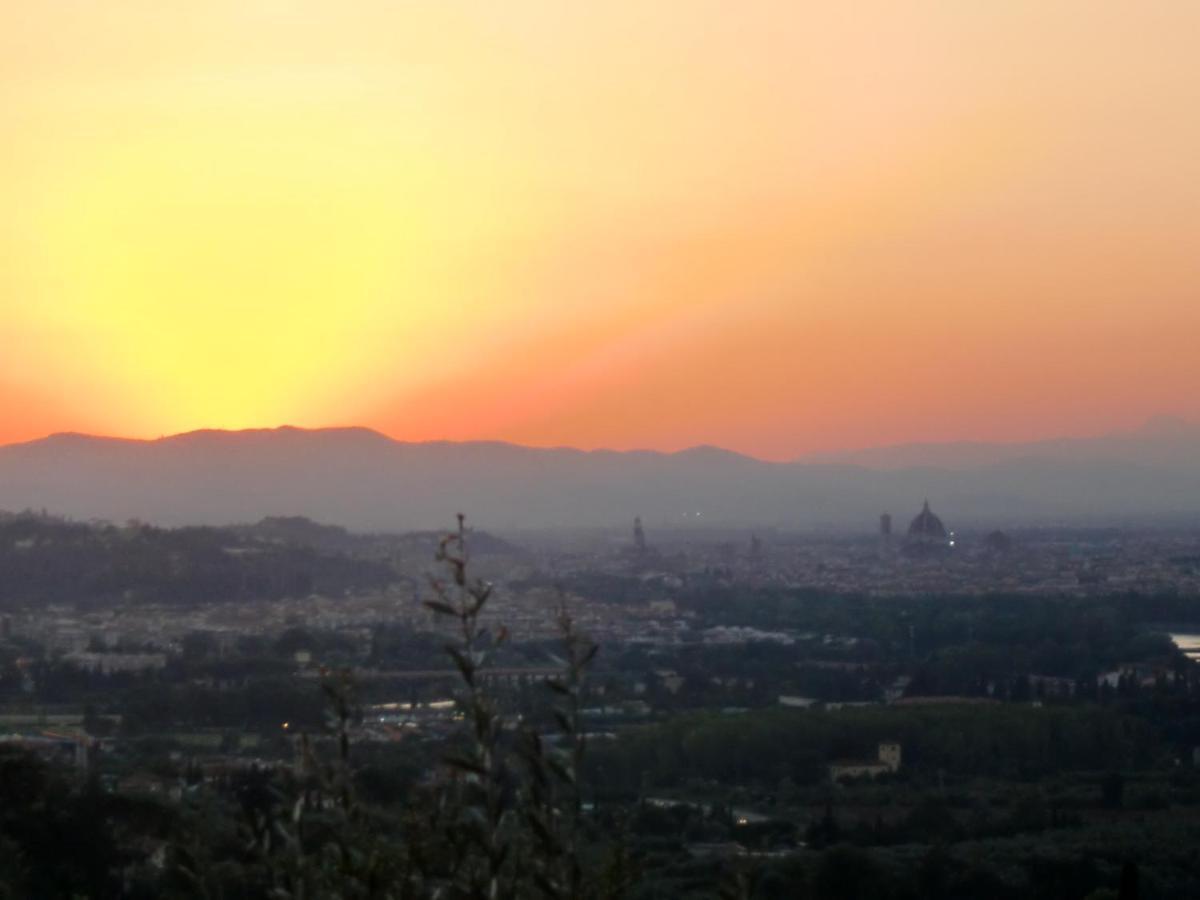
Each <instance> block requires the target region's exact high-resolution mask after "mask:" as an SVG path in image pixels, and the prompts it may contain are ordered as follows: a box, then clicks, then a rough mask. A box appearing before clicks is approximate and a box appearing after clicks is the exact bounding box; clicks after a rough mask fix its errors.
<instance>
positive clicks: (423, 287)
mask: <svg viewBox="0 0 1200 900" xmlns="http://www.w3.org/2000/svg"><path fill="white" fill-rule="evenodd" d="M1198 27H1200V7H1198V6H1196V5H1194V4H1185V3H1161V4H1151V5H1139V6H1138V7H1136V8H1134V7H1133V6H1128V7H1125V6H1118V5H1098V4H1093V3H1087V2H1064V3H1054V4H1046V3H1042V2H1033V0H1029V2H1014V3H1004V4H983V3H980V4H947V3H940V2H932V0H930V2H916V3H912V4H909V3H905V4H895V3H891V2H884V0H880V2H878V3H871V4H867V5H866V6H863V5H862V4H839V3H822V4H808V3H796V2H791V0H789V2H764V3H761V4H752V5H750V6H749V7H746V8H739V7H737V6H736V5H734V4H729V3H726V2H717V0H694V2H688V3H686V4H683V3H679V4H676V3H645V2H640V0H628V2H613V3H606V4H602V5H600V6H595V5H588V4H563V3H558V2H551V0H545V2H534V0H528V2H519V0H513V2H506V3H503V4H478V3H467V2H452V0H443V2H439V3H430V4H406V3H396V2H393V0H387V2H385V0H367V2H362V3H354V4H344V3H335V2H332V0H329V2H318V0H294V2H286V0H210V2H206V3H197V4H182V3H179V4H176V3H164V2H162V0H130V2H122V3H79V2H67V0H39V2H37V3H19V2H16V0H9V2H3V0H0V79H2V83H3V85H4V88H3V91H2V92H0V196H4V197H5V198H6V206H7V208H6V214H5V216H4V217H3V222H2V223H0V262H3V265H2V266H0V335H2V336H3V337H4V339H5V353H4V354H3V355H0V413H3V415H0V440H14V439H20V438H28V437H34V436H37V435H39V434H42V433H44V432H46V431H48V430H53V429H86V430H93V431H102V432H108V433H119V434H131V435H140V436H153V435H157V434H161V433H167V432H173V431H178V430H186V429H190V428H197V427H207V426H215V427H230V428H233V427H249V426H269V425H275V424H280V423H284V422H289V423H293V424H300V425H312V426H316V425H325V424H347V423H356V424H366V425H372V426H375V427H379V428H381V429H384V430H386V431H388V432H390V433H392V434H395V435H397V436H399V437H405V438H431V437H452V438H506V439H513V440H520V441H526V442H532V443H572V444H581V445H588V446H593V445H610V446H638V445H653V446H660V447H664V448H672V447H679V446H685V445H688V444H693V443H699V442H710V443H717V444H724V445H727V446H734V447H737V448H739V449H744V450H747V451H751V452H757V453H760V454H763V455H768V456H775V457H787V456H790V455H793V454H795V453H798V452H800V451H802V450H805V449H811V448H816V447H822V446H838V445H847V444H859V443H876V442H885V441H893V440H904V439H913V438H939V437H946V438H950V437H981V438H988V437H992V438H994V437H1025V436H1032V435H1035V434H1050V433H1061V432H1071V431H1089V430H1096V429H1099V428H1104V427H1111V426H1113V425H1117V424H1125V423H1128V422H1130V421H1133V420H1136V419H1138V418H1140V417H1142V416H1145V415H1149V414H1151V413H1155V412H1161V411H1173V412H1177V413H1182V414H1185V415H1188V414H1191V415H1198V414H1200V401H1198V400H1197V399H1196V395H1195V391H1194V385H1195V384H1197V383H1200V361H1198V360H1200V355H1198V354H1195V353H1194V350H1193V348H1191V347H1190V346H1189V342H1190V340H1191V337H1190V336H1194V334H1196V333H1198V332H1200V311H1198V310H1200V303H1198V302H1197V300H1196V296H1195V293H1196V285H1197V283H1200V279H1198V276H1200V269H1198V266H1200V263H1198V262H1197V260H1198V259H1200V257H1198V255H1197V254H1196V252H1195V239H1194V235H1195V234H1197V233H1200V117H1197V116H1195V115H1194V110H1195V109H1198V108H1200V64H1198V63H1197V61H1196V60H1197V57H1196V55H1195V53H1194V49H1193V47H1192V37H1191V36H1192V35H1194V34H1195V33H1197V30H1198ZM914 359H916V360H919V362H917V363H914Z"/></svg>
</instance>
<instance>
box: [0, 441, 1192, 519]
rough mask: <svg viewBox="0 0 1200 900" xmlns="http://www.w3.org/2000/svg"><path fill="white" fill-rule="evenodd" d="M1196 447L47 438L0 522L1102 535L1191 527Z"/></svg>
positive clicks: (5, 495)
mask: <svg viewBox="0 0 1200 900" xmlns="http://www.w3.org/2000/svg"><path fill="white" fill-rule="evenodd" d="M1197 432H1198V429H1195V428H1194V427H1192V426H1187V425H1182V424H1180V425H1178V426H1176V425H1173V424H1171V423H1163V422H1158V423H1153V424H1152V425H1151V426H1148V427H1147V428H1146V429H1142V430H1140V431H1138V432H1133V433H1130V434H1126V435H1113V436H1110V437H1107V438H1095V439H1088V440H1077V441H1047V442H1039V443H1035V444H1022V445H983V444H970V445H955V444H948V445H924V446H920V447H908V448H884V449H881V450H878V451H859V452H857V453H853V454H842V455H837V456H827V457H823V458H815V457H810V458H807V459H805V460H802V461H798V462H795V463H769V462H762V461H759V460H755V459H751V458H749V457H746V456H740V455H738V454H736V453H730V452H727V451H723V450H718V449H715V448H695V449H692V450H685V451H682V452H679V453H657V452H649V451H630V452H614V451H605V450H598V451H589V452H585V451H580V450H572V449H536V448H529V447H520V446H515V445H512V444H505V443H497V442H467V443H451V442H430V443H405V442H400V441H394V440H391V439H390V438H388V437H386V436H384V435H381V434H378V433H376V432H373V431H369V430H366V429H357V428H349V429H324V430H315V431H306V430H301V429H296V428H279V429H272V430H259V431H239V432H223V431H202V432H193V433H190V434H183V435H177V436H174V437H168V438H162V439H159V440H154V441H133V440H119V439H113V438H99V437H90V436H86V435H77V434H62V435H55V436H52V437H49V438H45V439H43V440H38V441H33V442H30V443H26V444H15V445H10V446H7V447H0V508H7V509H25V508H30V509H43V508H44V509H48V510H51V511H53V512H56V513H61V514H64V515H69V516H72V517H75V518H79V519H89V518H104V519H109V520H112V521H118V522H120V521H125V520H127V519H131V518H136V519H141V520H144V521H148V522H153V523H156V524H163V525H181V524H214V525H218V524H229V523H239V522H240V523H246V522H258V521H260V520H261V519H263V518H264V517H268V518H269V517H276V518H278V519H280V520H286V519H287V518H289V517H298V516H303V517H307V518H310V519H313V520H317V521H320V522H324V523H330V524H334V525H339V526H342V527H345V528H349V529H353V530H358V531H381V530H383V531H413V530H423V529H440V528H445V527H448V526H450V525H452V524H453V521H454V515H455V513H457V512H459V511H462V512H465V513H467V514H468V517H469V521H470V522H471V523H472V524H473V525H475V526H476V527H479V528H482V529H489V530H492V531H497V530H503V529H514V528H533V529H537V528H562V527H572V526H587V527H595V526H602V527H626V526H627V525H628V523H629V522H631V521H632V519H633V517H634V516H635V515H640V516H642V518H643V520H644V521H645V523H646V525H647V527H648V528H651V529H652V528H654V527H660V526H664V525H670V526H672V527H677V526H705V525H714V526H723V527H728V526H737V527H740V526H755V527H762V526H776V527H780V528H805V529H807V528H812V527H830V528H838V529H854V530H859V529H861V530H864V531H868V530H871V529H873V528H874V523H875V521H876V518H877V516H878V514H879V513H880V512H881V511H883V510H889V511H891V512H892V513H893V514H895V515H896V516H897V518H898V519H899V520H901V522H903V520H904V518H905V516H906V515H907V514H908V513H909V512H910V511H911V512H912V513H914V514H915V513H916V511H917V510H918V509H919V508H920V504H921V501H922V499H924V498H925V497H929V499H930V501H931V502H932V504H933V506H934V508H935V509H936V510H937V511H938V512H939V513H940V514H941V515H942V516H943V517H944V518H945V519H946V521H947V523H948V524H949V525H951V526H954V525H956V524H957V525H966V524H968V523H972V524H974V523H979V524H983V523H990V522H1010V523H1030V524H1033V523H1045V522H1049V521H1061V522H1070V523H1102V522H1103V523H1119V522H1123V521H1132V520H1138V521H1146V520H1149V519H1155V518H1161V517H1174V518H1179V517H1197V515H1198V514H1200V434H1198V433H1197ZM268 527H270V528H274V529H276V530H280V531H282V532H284V533H286V532H287V531H288V530H289V529H291V528H295V527H297V526H296V523H290V524H289V523H288V522H286V521H280V522H276V523H274V524H270V525H269V526H268ZM326 537H327V538H328V539H331V540H335V541H336V540H338V538H337V536H336V535H334V534H332V533H329V534H327V535H326Z"/></svg>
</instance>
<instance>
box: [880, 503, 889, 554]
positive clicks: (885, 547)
mask: <svg viewBox="0 0 1200 900" xmlns="http://www.w3.org/2000/svg"><path fill="white" fill-rule="evenodd" d="M879 549H880V550H881V551H882V552H884V553H887V552H888V551H889V550H891V549H892V514H891V513H886V512H885V513H884V514H883V515H881V516H880V517H879Z"/></svg>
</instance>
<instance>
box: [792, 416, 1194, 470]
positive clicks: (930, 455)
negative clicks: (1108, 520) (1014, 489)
mask: <svg viewBox="0 0 1200 900" xmlns="http://www.w3.org/2000/svg"><path fill="white" fill-rule="evenodd" d="M1023 459H1039V460H1055V461H1060V462H1070V463H1077V462H1087V463H1096V462H1118V463H1129V464H1132V465H1139V466H1165V467H1169V468H1179V467H1183V468H1187V467H1189V466H1195V465H1197V464H1200V463H1198V460H1200V424H1195V423H1191V422H1187V421H1184V420H1183V419H1179V418H1175V417H1173V416H1158V417H1156V418H1153V419H1150V420H1149V421H1148V422H1146V423H1145V425H1143V426H1142V427H1141V428H1138V429H1136V430H1133V431H1127V432H1118V433H1115V434H1107V435H1102V436H1099V437H1083V438H1059V439H1055V440H1045V441H1030V442H1027V443H1015V442H1014V443H983V442H977V441H957V442H951V443H943V444H895V445H891V446H887V447H870V448H867V449H865V450H846V451H842V452H836V453H813V454H809V455H808V456H804V457H801V458H800V459H799V460H797V462H801V463H808V464H812V465H830V464H833V465H851V466H865V467H867V468H871V469H911V468H917V467H932V468H944V469H967V468H975V467H978V466H988V465H997V464H1000V463H1011V462H1014V461H1017V460H1023Z"/></svg>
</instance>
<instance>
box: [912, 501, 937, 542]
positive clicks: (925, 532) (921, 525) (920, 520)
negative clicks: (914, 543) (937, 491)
mask: <svg viewBox="0 0 1200 900" xmlns="http://www.w3.org/2000/svg"><path fill="white" fill-rule="evenodd" d="M908 536H909V537H910V538H917V539H920V540H935V539H936V540H941V539H943V538H945V537H946V526H944V525H943V524H942V520H941V519H939V518H938V517H937V516H935V515H934V514H933V511H932V510H931V509H930V508H929V501H928V500H926V501H925V505H924V506H923V507H922V508H921V511H920V513H918V514H917V517H916V518H915V519H913V520H912V524H911V525H909V526H908Z"/></svg>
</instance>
